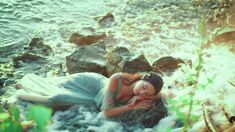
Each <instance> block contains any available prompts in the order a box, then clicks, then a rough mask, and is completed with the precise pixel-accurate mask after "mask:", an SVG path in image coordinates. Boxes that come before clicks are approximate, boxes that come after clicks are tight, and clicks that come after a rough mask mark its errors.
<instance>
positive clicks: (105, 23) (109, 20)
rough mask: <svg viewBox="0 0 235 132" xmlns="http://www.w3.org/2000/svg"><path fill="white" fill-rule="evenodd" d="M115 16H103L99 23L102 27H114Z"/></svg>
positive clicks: (109, 14)
mask: <svg viewBox="0 0 235 132" xmlns="http://www.w3.org/2000/svg"><path fill="white" fill-rule="evenodd" d="M114 20H115V18H114V16H113V14H111V13H108V14H107V15H105V16H103V17H102V18H100V19H99V20H98V23H99V25H100V26H101V27H112V26H113V24H114Z"/></svg>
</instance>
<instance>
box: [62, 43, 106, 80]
mask: <svg viewBox="0 0 235 132" xmlns="http://www.w3.org/2000/svg"><path fill="white" fill-rule="evenodd" d="M105 54H106V51H105V50H104V49H103V48H101V47H98V46H87V47H81V48H79V49H78V50H76V51H75V52H74V53H72V54H71V55H69V56H67V57H66V66H67V71H68V73H70V74H72V73H77V72H96V73H100V74H102V75H105V76H107V75H108V71H107V69H106V65H105Z"/></svg>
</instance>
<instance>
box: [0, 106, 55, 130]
mask: <svg viewBox="0 0 235 132" xmlns="http://www.w3.org/2000/svg"><path fill="white" fill-rule="evenodd" d="M51 114H52V111H51V109H49V108H47V107H44V106H40V105H34V106H32V107H30V108H29V111H28V114H27V119H28V120H32V121H33V122H34V123H35V124H36V127H35V128H32V129H33V131H35V132H45V131H46V126H47V124H48V122H49V120H50V118H51ZM23 128H24V124H23V123H22V121H21V120H20V110H19V108H18V107H17V106H12V107H11V108H10V109H8V110H7V111H4V109H3V108H2V106H0V131H1V132H22V131H23Z"/></svg>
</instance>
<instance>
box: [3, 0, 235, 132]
mask: <svg viewBox="0 0 235 132" xmlns="http://www.w3.org/2000/svg"><path fill="white" fill-rule="evenodd" d="M184 1H187V0H180V1H177V0H167V1H166V0H150V1H146V2H141V1H139V2H138V0H125V1H124V0H122V1H115V0H110V1H108V0H106V1H105V0H78V1H72V0H53V1H50V0H46V1H45V0H27V1H25V0H1V1H0V29H1V30H0V51H1V48H3V47H6V46H12V45H16V46H15V47H14V48H17V47H18V46H19V47H22V46H24V45H26V44H28V43H29V42H30V40H31V39H32V38H34V37H41V38H43V39H44V43H45V44H47V45H50V46H51V47H53V48H55V49H56V50H55V51H54V52H55V55H54V56H53V57H52V58H49V59H50V60H52V61H54V62H58V61H62V60H61V58H63V59H64V58H65V56H66V54H70V53H71V52H72V51H73V47H72V46H71V44H70V43H69V42H68V39H69V37H70V35H71V34H72V33H74V32H77V31H79V32H83V33H84V34H86V33H87V34H89V32H87V30H90V29H95V30H100V31H102V32H107V33H108V34H109V35H110V36H112V37H114V39H116V41H115V42H113V43H109V44H110V45H121V46H125V47H129V48H131V51H133V52H138V53H144V54H145V55H146V57H147V59H148V60H149V61H150V62H153V61H155V60H156V59H158V58H159V57H162V56H174V57H180V58H181V59H184V60H191V61H192V62H193V64H195V62H196V60H197V59H198V58H197V49H198V47H199V46H200V35H199V33H198V25H199V17H198V15H199V14H198V12H197V11H196V9H195V8H194V7H190V6H188V7H187V6H186V5H185V3H184ZM181 2H182V3H181ZM107 12H112V13H113V14H114V16H115V22H116V25H115V26H113V27H111V28H100V27H99V25H98V23H97V19H96V18H97V17H98V16H104V15H105V14H106V13H107ZM86 29H87V30H86ZM57 45H61V47H60V48H58V47H57ZM219 50H220V49H219V48H216V47H215V48H212V49H210V50H209V51H206V52H207V54H208V56H204V60H205V61H206V63H205V64H204V65H205V67H204V71H209V73H207V72H204V73H203V74H204V77H203V78H202V79H201V80H202V81H203V80H207V79H205V77H208V78H209V77H214V76H216V77H217V78H215V79H218V80H216V81H215V82H221V79H222V80H223V81H224V82H225V81H226V80H229V79H230V78H232V77H233V76H234V74H233V73H234V70H233V71H232V70H231V69H234V68H232V66H233V65H234V63H233V62H234V61H231V60H234V59H233V58H234V55H230V54H228V55H226V54H225V53H228V51H227V50H226V49H225V50H220V52H218V51H219ZM221 58H223V59H221ZM224 58H227V59H228V60H227V61H224V62H222V63H223V64H221V61H218V60H226V59H224ZM221 65H222V66H221ZM214 71H217V72H214ZM224 71H226V72H224ZM228 72H230V73H228ZM186 75H187V74H186V73H185V72H180V71H179V73H176V74H174V75H173V76H172V77H171V78H165V80H167V81H166V86H167V85H168V86H170V85H172V86H174V87H177V86H175V83H174V82H175V80H177V81H179V82H182V84H185V85H186V83H187V76H186ZM225 76H226V77H227V78H225ZM213 87H214V86H211V88H213ZM179 88H184V87H183V85H182V86H179ZM176 93H177V92H176ZM200 95H201V94H199V96H200ZM66 119H67V120H66ZM67 121H68V122H67ZM167 123H168V122H167ZM167 123H166V124H167ZM64 124H66V125H64ZM168 124H169V123H168ZM114 129H115V130H116V131H128V130H130V131H146V132H147V131H151V129H147V128H143V126H139V125H132V126H129V127H127V126H125V124H122V123H118V122H109V121H106V120H104V119H102V118H100V117H99V116H98V112H97V111H95V110H94V109H92V108H90V109H89V108H86V107H81V108H78V107H76V106H75V107H73V108H71V109H69V110H67V111H64V112H58V113H56V114H55V115H54V116H53V122H52V124H51V126H49V130H50V131H59V130H61V131H69V130H70V131H80V130H81V131H88V130H90V131H103V130H107V131H112V130H114Z"/></svg>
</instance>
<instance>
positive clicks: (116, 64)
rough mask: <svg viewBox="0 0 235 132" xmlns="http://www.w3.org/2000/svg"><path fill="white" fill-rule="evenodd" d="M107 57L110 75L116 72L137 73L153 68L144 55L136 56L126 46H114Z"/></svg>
mask: <svg viewBox="0 0 235 132" xmlns="http://www.w3.org/2000/svg"><path fill="white" fill-rule="evenodd" d="M106 57H107V58H106V62H107V64H106V65H107V68H108V71H109V74H110V75H112V74H113V73H116V72H129V73H136V72H141V71H151V69H152V68H151V66H150V64H149V63H148V61H147V59H146V58H145V56H144V55H141V54H140V55H135V56H134V55H133V54H132V53H131V52H130V51H129V50H128V49H127V48H125V47H115V48H113V49H112V50H110V51H109V52H108V53H107V56H106Z"/></svg>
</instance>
